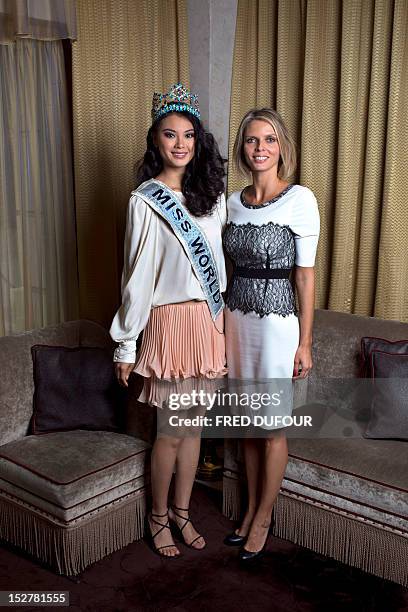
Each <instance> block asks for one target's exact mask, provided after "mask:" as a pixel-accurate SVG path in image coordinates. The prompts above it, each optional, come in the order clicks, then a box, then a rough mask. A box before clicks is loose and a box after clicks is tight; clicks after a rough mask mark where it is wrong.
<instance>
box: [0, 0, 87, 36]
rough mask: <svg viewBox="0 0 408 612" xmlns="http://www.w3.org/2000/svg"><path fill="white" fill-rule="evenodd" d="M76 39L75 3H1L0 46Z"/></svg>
mask: <svg viewBox="0 0 408 612" xmlns="http://www.w3.org/2000/svg"><path fill="white" fill-rule="evenodd" d="M19 38H34V39H36V40H59V39H62V38H76V23H75V0H40V1H38V0H35V1H34V2H32V1H30V0H0V44H9V43H11V42H13V41H15V40H17V39H19Z"/></svg>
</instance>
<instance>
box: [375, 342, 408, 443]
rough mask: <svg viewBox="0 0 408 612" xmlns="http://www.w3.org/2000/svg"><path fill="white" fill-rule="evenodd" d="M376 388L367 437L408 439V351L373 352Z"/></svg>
mask: <svg viewBox="0 0 408 612" xmlns="http://www.w3.org/2000/svg"><path fill="white" fill-rule="evenodd" d="M371 373H372V376H373V378H374V380H373V391H372V399H371V415H370V421H369V423H368V425H367V429H366V431H365V434H364V435H365V437H366V438H395V439H405V440H408V354H406V355H398V354H392V353H386V352H385V351H378V350H374V351H372V352H371Z"/></svg>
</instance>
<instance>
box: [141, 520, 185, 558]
mask: <svg viewBox="0 0 408 612" xmlns="http://www.w3.org/2000/svg"><path fill="white" fill-rule="evenodd" d="M154 516H156V517H157V518H167V521H166V523H164V524H163V523H159V521H156V520H155V519H154V518H153V517H154ZM149 517H150V520H151V522H152V523H154V524H155V525H159V526H160V529H158V530H157V531H156V533H155V534H153V533H152V528H151V526H150V523H149ZM146 524H147V527H148V533H150V542H151V545H152V549H153V551H154V552H155V553H157V554H158V555H159V556H160V557H165V558H166V559H176V558H177V557H179V556H180V551H179V552H178V553H176V554H175V555H164V554H163V553H162V552H160V551H161V550H163V548H172V547H173V548H177V546H176V545H175V544H166V545H165V546H156V544H155V542H154V539H155V537H156V536H158V535H159V533H161V532H162V531H163V530H164V529H170V521H169V512H168V511H167V512H166V514H153V512H150V514H149V516H148V517H146Z"/></svg>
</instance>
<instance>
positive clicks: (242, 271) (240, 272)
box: [234, 267, 292, 278]
mask: <svg viewBox="0 0 408 612" xmlns="http://www.w3.org/2000/svg"><path fill="white" fill-rule="evenodd" d="M291 271H292V268H266V269H265V268H261V269H259V270H258V269H256V268H240V267H236V268H234V276H241V277H243V278H289V276H290V273H291Z"/></svg>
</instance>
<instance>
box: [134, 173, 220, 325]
mask: <svg viewBox="0 0 408 612" xmlns="http://www.w3.org/2000/svg"><path fill="white" fill-rule="evenodd" d="M137 194H138V195H140V197H141V198H142V199H143V200H144V201H145V202H146V203H147V204H149V205H150V206H151V207H152V208H153V210H155V211H156V212H157V213H158V214H159V215H161V216H162V217H163V219H165V220H166V221H167V222H168V223H169V225H170V226H171V228H172V230H173V232H174V234H175V235H176V236H177V238H178V239H179V241H180V243H181V245H182V247H183V249H184V251H185V253H186V255H187V257H188V258H189V260H190V263H191V266H192V268H193V270H194V273H195V275H196V277H197V278H198V280H199V282H200V285H201V288H202V290H203V292H204V295H205V298H206V301H207V304H208V308H209V310H210V313H211V318H212V319H213V321H215V319H216V318H217V316H218V315H219V314H220V312H221V311H222V309H223V308H224V300H223V299H222V295H221V290H220V282H219V279H218V269H217V265H216V263H215V259H214V255H213V253H212V250H211V246H210V244H209V242H208V240H207V237H206V236H205V234H204V233H203V232H202V230H201V229H200V228H199V226H198V225H197V223H196V222H195V221H194V220H193V218H192V216H191V215H190V214H189V213H188V212H187V210H186V209H185V207H184V206H183V204H182V203H181V202H180V200H179V199H178V197H177V195H176V194H175V193H174V191H172V190H171V189H170V188H169V187H167V186H166V185H164V183H159V182H158V181H155V180H154V179H150V180H149V181H146V182H145V183H143V184H142V185H140V187H138V189H137Z"/></svg>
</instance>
